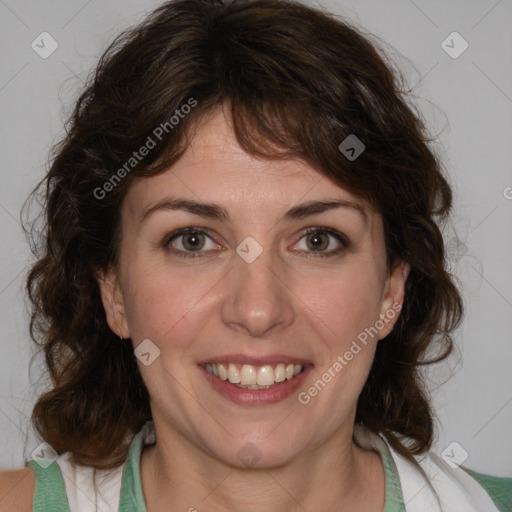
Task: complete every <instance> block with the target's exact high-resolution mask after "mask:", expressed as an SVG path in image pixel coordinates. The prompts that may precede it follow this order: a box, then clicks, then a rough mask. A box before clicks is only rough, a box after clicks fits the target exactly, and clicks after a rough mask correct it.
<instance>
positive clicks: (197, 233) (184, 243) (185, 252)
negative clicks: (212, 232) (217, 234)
mask: <svg viewBox="0 0 512 512" xmlns="http://www.w3.org/2000/svg"><path fill="white" fill-rule="evenodd" d="M208 240H211V242H212V243H211V245H212V246H216V245H217V244H215V243H213V240H212V238H211V237H210V236H209V235H208V233H207V231H206V230H204V229H202V228H183V229H179V230H178V231H175V232H174V233H172V234H171V235H169V236H168V237H167V238H166V241H165V242H164V243H163V244H162V245H163V246H164V247H165V248H167V249H168V250H169V251H170V252H171V253H173V254H176V255H178V256H183V257H184V258H194V257H203V256H206V252H207V250H205V251H203V250H202V249H204V248H205V246H206V245H207V241H208ZM210 248H213V247H210ZM210 248H208V247H206V249H210Z"/></svg>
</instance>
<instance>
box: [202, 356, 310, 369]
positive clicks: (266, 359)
mask: <svg viewBox="0 0 512 512" xmlns="http://www.w3.org/2000/svg"><path fill="white" fill-rule="evenodd" d="M208 363H210V364H212V363H221V364H224V363H238V364H250V365H253V366H263V365H265V364H270V365H273V364H279V363H286V364H300V365H302V366H306V365H308V364H311V362H310V361H308V360H306V359H303V358H300V357H295V356H289V355H286V354H269V355H266V356H257V357H255V356H249V355H246V354H224V355H222V356H211V357H209V358H208V359H204V360H203V361H200V362H199V363H198V364H200V365H202V364H208Z"/></svg>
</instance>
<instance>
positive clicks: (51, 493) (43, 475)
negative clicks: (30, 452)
mask: <svg viewBox="0 0 512 512" xmlns="http://www.w3.org/2000/svg"><path fill="white" fill-rule="evenodd" d="M25 467H30V468H32V469H33V471H34V472H35V476H36V486H35V489H34V499H33V501H32V503H33V505H32V512H48V511H50V510H51V511H52V512H70V510H69V503H68V498H67V495H66V486H65V484H64V479H63V478H62V473H61V471H60V468H59V465H58V464H57V463H56V462H55V461H53V462H52V463H51V464H50V465H49V466H48V467H46V468H43V467H42V466H41V465H40V464H39V462H38V461H35V460H29V461H28V462H27V463H26V464H25Z"/></svg>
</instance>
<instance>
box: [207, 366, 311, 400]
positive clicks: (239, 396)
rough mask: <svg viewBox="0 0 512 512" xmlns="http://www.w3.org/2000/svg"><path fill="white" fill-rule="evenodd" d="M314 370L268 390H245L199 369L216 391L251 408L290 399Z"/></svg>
mask: <svg viewBox="0 0 512 512" xmlns="http://www.w3.org/2000/svg"><path fill="white" fill-rule="evenodd" d="M312 368H313V367H312V366H311V365H308V366H306V368H305V369H304V371H303V372H302V373H299V374H298V375H296V376H295V377H293V378H291V379H289V380H288V379H287V380H285V381H283V382H279V383H278V384H276V385H274V386H273V387H271V388H268V389H244V388H239V387H238V386H236V385H235V384H231V382H229V380H222V379H219V378H218V377H215V375H212V374H211V373H208V372H207V371H206V369H205V368H204V367H203V366H199V369H200V370H201V372H202V373H203V375H204V376H205V377H206V379H207V380H208V382H209V383H210V385H211V386H212V388H213V389H214V390H215V391H217V392H218V393H219V394H221V395H222V396H224V397H225V398H227V399H228V400H231V401H232V402H235V403H236V404H240V405H251V406H254V405H268V404H275V403H277V402H281V401H282V400H284V399H285V398H288V397H289V396H290V395H291V394H293V392H294V391H296V390H297V388H298V387H299V386H300V385H301V383H302V382H303V381H304V379H305V378H306V376H307V374H308V373H309V371H310V370H311V369H312Z"/></svg>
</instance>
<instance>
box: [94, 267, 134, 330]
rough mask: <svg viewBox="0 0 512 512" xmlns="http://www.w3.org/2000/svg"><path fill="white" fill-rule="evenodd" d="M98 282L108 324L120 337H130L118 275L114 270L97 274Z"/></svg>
mask: <svg viewBox="0 0 512 512" xmlns="http://www.w3.org/2000/svg"><path fill="white" fill-rule="evenodd" d="M96 280H97V281H98V285H99V287H100V291H101V301H102V302H103V307H104V308H105V314H106V316H107V323H108V325H109V327H110V329H112V331H113V332H115V333H116V334H117V335H118V336H121V337H123V338H129V337H130V331H129V329H128V323H127V321H126V311H125V305H124V299H123V295H122V292H121V289H120V287H119V281H118V276H117V273H116V272H115V271H114V269H109V271H108V272H106V273H105V272H101V271H99V272H97V273H96Z"/></svg>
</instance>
